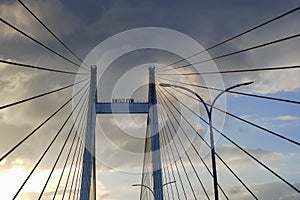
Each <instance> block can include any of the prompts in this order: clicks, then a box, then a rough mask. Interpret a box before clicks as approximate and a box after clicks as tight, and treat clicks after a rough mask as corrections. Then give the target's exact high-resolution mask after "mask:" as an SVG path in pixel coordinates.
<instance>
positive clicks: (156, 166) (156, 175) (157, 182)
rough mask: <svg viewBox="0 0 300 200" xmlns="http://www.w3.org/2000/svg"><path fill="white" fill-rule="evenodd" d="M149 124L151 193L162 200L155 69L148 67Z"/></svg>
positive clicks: (157, 199)
mask: <svg viewBox="0 0 300 200" xmlns="http://www.w3.org/2000/svg"><path fill="white" fill-rule="evenodd" d="M148 102H149V122H150V123H149V124H150V133H151V134H150V135H151V151H152V169H153V183H154V184H153V193H154V199H155V200H163V187H162V172H161V157H160V140H159V130H158V116H157V105H156V104H157V99H156V88H155V67H149V93H148Z"/></svg>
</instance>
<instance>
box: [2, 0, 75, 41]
mask: <svg viewBox="0 0 300 200" xmlns="http://www.w3.org/2000/svg"><path fill="white" fill-rule="evenodd" d="M24 3H25V4H26V5H27V6H28V7H29V8H30V9H31V10H32V11H33V12H34V13H35V14H36V15H37V16H38V17H39V18H40V19H41V20H42V21H43V22H44V23H45V24H46V25H47V26H49V27H50V28H51V30H53V32H54V33H56V34H57V35H58V36H59V37H62V36H67V35H70V34H72V33H74V31H75V30H76V29H77V28H78V27H77V24H78V23H79V21H80V20H79V19H78V18H77V17H76V15H74V14H73V13H72V12H69V11H68V10H66V9H65V8H64V7H63V4H62V3H61V1H59V0H55V1H51V2H48V1H27V2H24ZM0 14H1V17H2V18H3V19H5V20H7V21H9V22H10V23H12V24H13V25H15V26H17V27H18V28H20V29H21V30H23V31H24V32H26V33H30V34H31V35H32V36H33V37H34V38H35V39H37V40H42V41H47V42H49V41H52V42H53V41H54V40H53V39H50V38H52V36H50V37H49V33H47V32H46V31H45V29H44V27H42V26H41V25H40V24H39V22H37V21H36V19H34V17H32V16H31V15H30V14H29V13H28V12H27V11H26V9H25V8H23V7H22V6H21V5H20V4H19V2H14V3H12V2H6V3H2V4H1V5H0ZM57 22H59V23H57ZM0 28H1V30H2V34H4V35H2V37H1V39H4V38H5V40H7V39H15V38H16V37H20V35H19V33H17V32H16V31H14V30H12V29H10V28H9V27H7V26H4V25H2V24H1V26H0ZM3 36H4V37H3Z"/></svg>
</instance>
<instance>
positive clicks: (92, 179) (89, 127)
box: [80, 66, 97, 200]
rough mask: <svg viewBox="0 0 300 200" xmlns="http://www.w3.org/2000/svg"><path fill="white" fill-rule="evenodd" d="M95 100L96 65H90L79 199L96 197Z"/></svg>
mask: <svg viewBox="0 0 300 200" xmlns="http://www.w3.org/2000/svg"><path fill="white" fill-rule="evenodd" d="M96 101H97V67H96V66H91V80H90V90H89V102H88V113H87V124H86V136H85V149H84V153H83V165H82V181H81V188H80V200H90V199H93V200H95V199H96V162H95V124H96V110H95V105H96Z"/></svg>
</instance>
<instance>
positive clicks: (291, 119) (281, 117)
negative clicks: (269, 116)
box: [276, 115, 299, 121]
mask: <svg viewBox="0 0 300 200" xmlns="http://www.w3.org/2000/svg"><path fill="white" fill-rule="evenodd" d="M276 119H277V120H282V121H294V120H298V119H299V118H298V117H296V116H291V115H282V116H279V117H276Z"/></svg>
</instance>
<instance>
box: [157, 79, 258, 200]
mask: <svg viewBox="0 0 300 200" xmlns="http://www.w3.org/2000/svg"><path fill="white" fill-rule="evenodd" d="M252 83H253V81H251V82H245V83H240V84H237V85H234V86H231V87H229V88H226V89H225V90H223V91H222V92H220V93H219V94H218V95H217V96H216V97H215V98H214V100H213V101H212V104H211V106H210V108H208V106H207V104H206V103H205V101H204V100H203V98H202V97H201V96H200V95H198V94H197V93H196V92H194V91H193V90H191V89H189V88H185V87H182V86H179V85H173V84H168V83H160V84H159V85H160V86H162V87H174V88H179V89H182V90H186V91H188V92H190V93H192V94H194V95H195V96H196V97H197V98H198V99H199V100H200V101H201V103H202V104H203V106H204V108H205V110H206V112H207V115H208V123H209V133H210V146H211V164H212V170H213V184H214V195H215V200H219V192H218V178H217V167H216V156H215V154H216V152H215V142H214V135H213V125H212V111H213V107H214V105H215V103H216V101H217V100H218V99H219V97H220V96H221V95H222V94H224V93H225V92H227V91H229V90H232V89H234V88H237V87H241V86H246V85H250V84H252Z"/></svg>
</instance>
